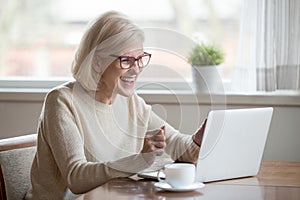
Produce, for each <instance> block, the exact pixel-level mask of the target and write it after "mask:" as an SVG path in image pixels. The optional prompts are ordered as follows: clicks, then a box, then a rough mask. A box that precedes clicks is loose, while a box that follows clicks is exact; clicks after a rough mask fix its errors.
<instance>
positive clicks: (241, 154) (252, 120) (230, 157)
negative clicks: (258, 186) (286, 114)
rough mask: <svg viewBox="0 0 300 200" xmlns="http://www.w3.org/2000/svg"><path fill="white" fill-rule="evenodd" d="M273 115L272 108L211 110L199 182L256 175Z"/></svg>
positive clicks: (198, 168)
mask: <svg viewBox="0 0 300 200" xmlns="http://www.w3.org/2000/svg"><path fill="white" fill-rule="evenodd" d="M272 114H273V108H270V107H268V108H250V109H232V110H217V111H210V113H209V115H208V118H207V123H206V128H205V132H204V137H203V141H202V145H201V150H200V153H199V157H198V162H197V172H196V181H199V182H211V181H217V180H225V179H232V178H239V177H246V176H255V175H257V173H258V171H259V168H260V164H261V160H262V156H263V152H264V147H265V144H266V140H267V135H268V132H269V127H270V123H271V119H272Z"/></svg>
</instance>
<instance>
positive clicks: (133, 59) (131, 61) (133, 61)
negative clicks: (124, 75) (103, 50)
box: [110, 52, 152, 69]
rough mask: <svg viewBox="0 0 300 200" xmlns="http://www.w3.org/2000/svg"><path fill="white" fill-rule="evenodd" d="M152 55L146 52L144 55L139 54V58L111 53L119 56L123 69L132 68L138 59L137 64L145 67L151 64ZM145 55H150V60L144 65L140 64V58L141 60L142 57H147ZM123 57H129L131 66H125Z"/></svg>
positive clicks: (113, 55) (116, 56)
mask: <svg viewBox="0 0 300 200" xmlns="http://www.w3.org/2000/svg"><path fill="white" fill-rule="evenodd" d="M151 55H152V54H150V53H147V52H144V53H143V54H142V55H140V56H138V57H137V58H135V57H132V56H118V55H115V54H111V55H110V56H112V57H115V58H118V59H119V60H120V67H121V69H131V68H132V67H133V66H134V63H135V62H136V61H137V65H138V66H139V68H144V67H146V66H147V65H148V64H149V62H150V60H151ZM145 56H149V60H148V62H147V63H146V64H144V65H143V66H140V62H139V60H140V59H141V58H142V57H145ZM122 59H127V61H129V62H130V65H129V67H123V65H122V62H123V61H124V60H122Z"/></svg>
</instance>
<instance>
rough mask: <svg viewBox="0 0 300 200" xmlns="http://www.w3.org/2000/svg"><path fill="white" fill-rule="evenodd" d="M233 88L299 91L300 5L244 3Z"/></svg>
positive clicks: (261, 0) (289, 0)
mask: <svg viewBox="0 0 300 200" xmlns="http://www.w3.org/2000/svg"><path fill="white" fill-rule="evenodd" d="M234 67H235V68H234V77H233V81H232V88H233V89H234V90H238V91H243V92H252V91H275V90H298V91H299V90H300V1H299V0H244V1H243V8H242V18H241V26H240V36H239V45H238V51H237V60H236V64H235V66H234Z"/></svg>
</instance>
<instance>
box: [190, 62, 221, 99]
mask: <svg viewBox="0 0 300 200" xmlns="http://www.w3.org/2000/svg"><path fill="white" fill-rule="evenodd" d="M218 67H220V66H201V67H198V66H192V77H193V84H194V89H195V91H196V93H204V94H207V93H209V94H214V93H224V87H223V83H222V78H221V76H220V74H219V72H218Z"/></svg>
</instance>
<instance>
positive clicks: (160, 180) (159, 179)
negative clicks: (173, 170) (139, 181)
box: [157, 169, 165, 182]
mask: <svg viewBox="0 0 300 200" xmlns="http://www.w3.org/2000/svg"><path fill="white" fill-rule="evenodd" d="M162 171H163V169H160V170H158V172H157V180H158V181H159V182H165V181H164V180H162V179H161V178H160V176H159V174H160V172H162Z"/></svg>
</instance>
